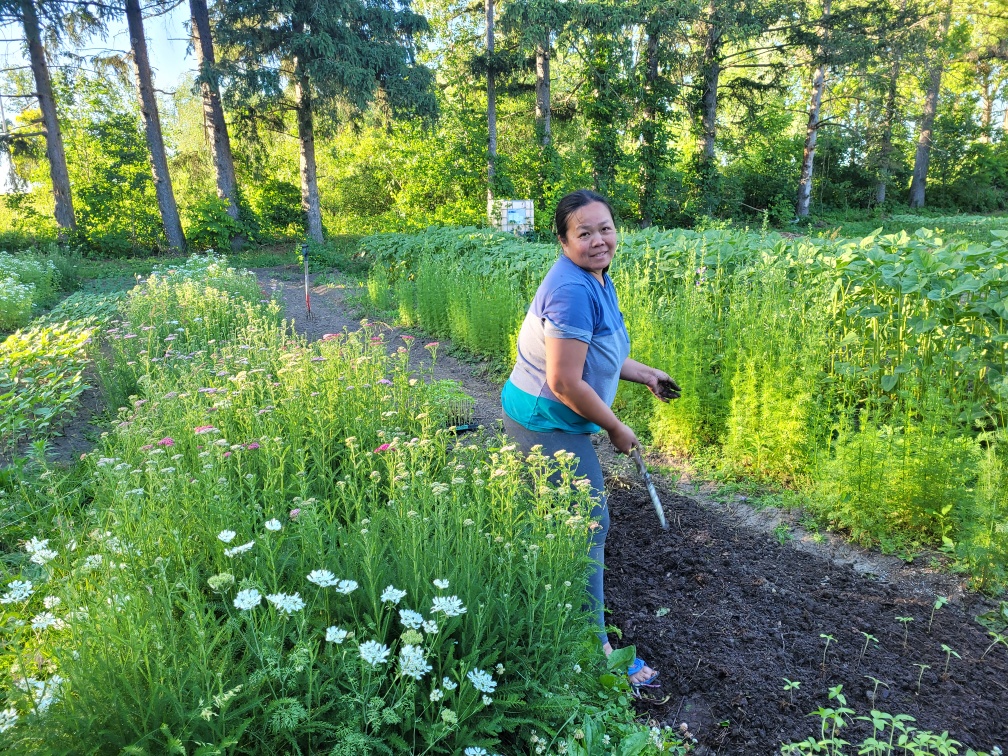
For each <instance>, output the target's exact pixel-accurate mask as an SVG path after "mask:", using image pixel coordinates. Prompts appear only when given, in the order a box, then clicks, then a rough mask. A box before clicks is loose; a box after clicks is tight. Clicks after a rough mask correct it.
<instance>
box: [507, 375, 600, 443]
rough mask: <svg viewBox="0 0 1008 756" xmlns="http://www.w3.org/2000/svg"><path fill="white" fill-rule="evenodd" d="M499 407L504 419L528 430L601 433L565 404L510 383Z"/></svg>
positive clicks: (596, 427) (597, 427)
mask: <svg viewBox="0 0 1008 756" xmlns="http://www.w3.org/2000/svg"><path fill="white" fill-rule="evenodd" d="M501 404H502V405H503V407H504V412H506V413H507V416H508V417H510V418H511V419H512V420H514V421H515V422H516V423H518V424H519V425H521V426H523V427H525V428H528V429H529V430H533V431H563V432H564V433H598V432H599V431H600V430H601V428H600V427H599V426H598V425H596V424H595V423H593V422H591V421H590V420H586V419H585V418H583V417H581V415H579V414H578V413H577V412H575V411H574V410H572V409H571V408H570V407H568V406H567V405H566V404H563V403H562V402H557V401H554V400H552V399H547V398H546V397H543V396H532V395H531V394H528V393H526V392H524V391H522V390H521V389H520V388H518V387H517V386H515V385H514V384H513V383H511V381H508V382H507V383H505V384H504V388H503V389H502V390H501Z"/></svg>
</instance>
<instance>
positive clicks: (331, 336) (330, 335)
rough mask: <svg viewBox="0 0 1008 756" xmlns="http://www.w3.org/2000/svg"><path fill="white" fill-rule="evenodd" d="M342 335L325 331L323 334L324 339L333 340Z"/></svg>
mask: <svg viewBox="0 0 1008 756" xmlns="http://www.w3.org/2000/svg"><path fill="white" fill-rule="evenodd" d="M339 337H340V335H339V334H338V333H325V334H322V341H332V340H333V339H338V338H339Z"/></svg>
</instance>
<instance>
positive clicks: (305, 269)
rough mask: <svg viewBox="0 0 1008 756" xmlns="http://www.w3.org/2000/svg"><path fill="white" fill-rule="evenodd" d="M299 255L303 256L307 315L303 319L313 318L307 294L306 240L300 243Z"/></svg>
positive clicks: (309, 298)
mask: <svg viewBox="0 0 1008 756" xmlns="http://www.w3.org/2000/svg"><path fill="white" fill-rule="evenodd" d="M301 256H302V257H303V258H304V303H305V310H307V311H308V315H307V316H306V317H305V320H314V319H315V318H314V317H313V316H312V314H311V297H310V296H309V294H308V242H305V243H304V244H302V245H301Z"/></svg>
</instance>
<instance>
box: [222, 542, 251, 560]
mask: <svg viewBox="0 0 1008 756" xmlns="http://www.w3.org/2000/svg"><path fill="white" fill-rule="evenodd" d="M253 546H255V541H249V542H248V543H243V544H242V545H241V546H233V547H232V548H230V549H224V556H226V557H233V556H237V555H238V554H244V553H245V552H246V551H248V550H249V549H251V548H252V547H253Z"/></svg>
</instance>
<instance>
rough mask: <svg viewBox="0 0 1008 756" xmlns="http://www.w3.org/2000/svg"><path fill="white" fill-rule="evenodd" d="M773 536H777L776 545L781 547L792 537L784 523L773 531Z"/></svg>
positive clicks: (789, 529)
mask: <svg viewBox="0 0 1008 756" xmlns="http://www.w3.org/2000/svg"><path fill="white" fill-rule="evenodd" d="M773 533H774V535H775V536H777V543H779V544H780V545H781V546H783V545H784V544H786V543H787V542H788V541H790V540H791V539H792V538H793V536H792V535H791V528H789V527H788V524H787V523H786V522H782V523H781V524H780V525H778V526H777V527H776V528H774V531H773Z"/></svg>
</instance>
